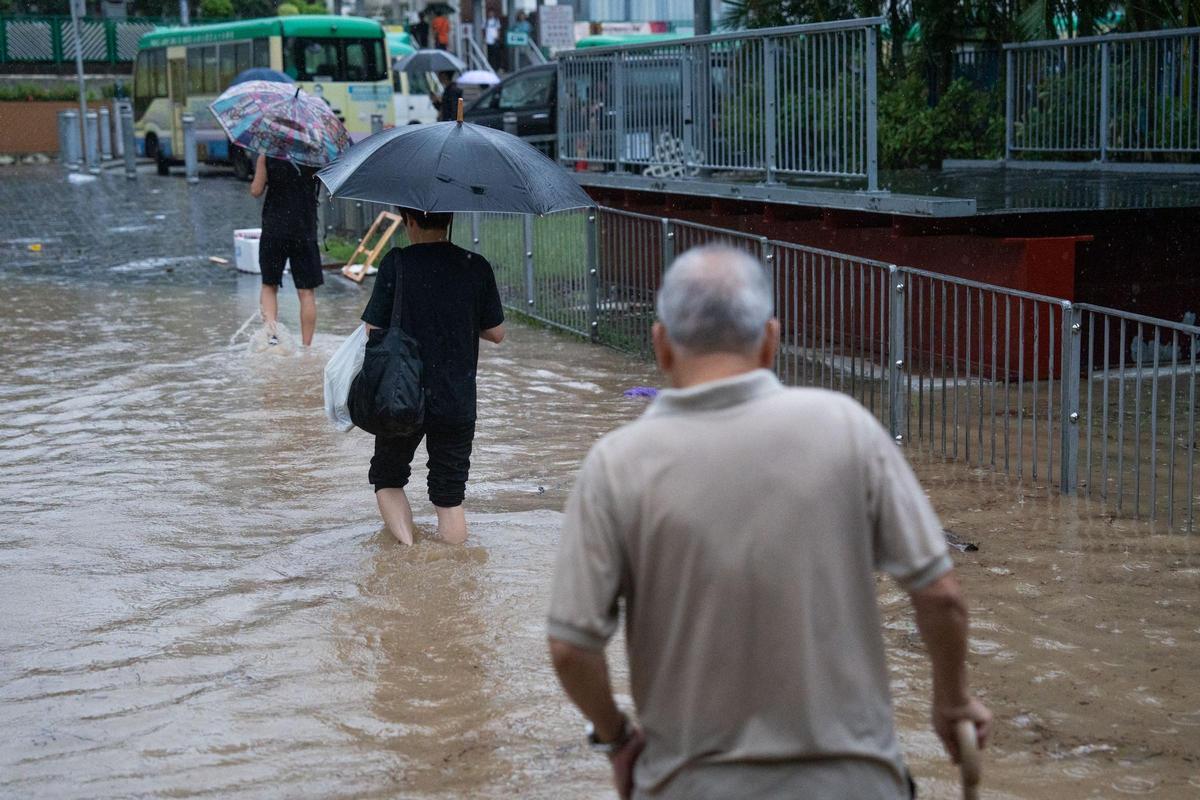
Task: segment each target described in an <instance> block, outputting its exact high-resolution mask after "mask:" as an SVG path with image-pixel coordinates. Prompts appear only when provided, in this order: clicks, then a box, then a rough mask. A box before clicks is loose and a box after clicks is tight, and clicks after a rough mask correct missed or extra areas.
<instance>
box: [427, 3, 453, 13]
mask: <svg viewBox="0 0 1200 800" xmlns="http://www.w3.org/2000/svg"><path fill="white" fill-rule="evenodd" d="M425 13H426V14H433V15H435V16H436V15H438V14H456V13H458V9H456V8H455V7H454V6H452V5H450V4H449V3H440V2H435V3H430V4H429V5H427V6H425Z"/></svg>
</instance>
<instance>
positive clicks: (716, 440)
mask: <svg viewBox="0 0 1200 800" xmlns="http://www.w3.org/2000/svg"><path fill="white" fill-rule="evenodd" d="M658 317H659V321H658V322H657V323H655V325H654V352H655V355H656V356H657V359H658V364H659V366H660V367H661V368H662V370H663V372H664V373H666V375H667V377H668V378H669V380H670V383H671V386H672V387H673V388H671V389H669V390H665V391H663V392H662V393H661V394H660V395H659V396H658V398H657V399H656V400H655V401H654V403H653V404H652V405H651V406H650V408H649V409H648V410H647V411H646V413H645V414H644V415H643V416H642V417H641V418H640V419H638V420H637V421H635V422H633V423H632V424H629V425H626V426H625V427H623V428H621V429H619V430H617V431H614V432H613V433H610V434H609V435H607V436H605V437H604V438H603V439H601V440H600V442H598V443H597V444H596V445H595V447H593V448H592V451H591V452H590V453H589V454H588V456H587V459H586V460H585V461H584V464H583V467H582V469H581V470H580V473H579V477H578V481H577V483H576V485H575V488H574V490H573V492H572V495H571V498H570V500H569V502H568V504H567V512H566V521H565V523H564V526H563V533H562V540H561V542H560V545H559V550H558V556H557V562H556V566H555V572H554V581H553V589H552V592H551V600H550V609H549V639H550V652H551V658H552V660H553V663H554V667H555V670H556V671H557V672H558V676H559V679H560V681H561V682H562V685H563V688H564V689H565V690H566V693H567V695H568V696H569V697H570V698H571V700H572V701H574V703H575V704H576V705H577V706H578V707H579V709H580V710H581V711H582V712H583V714H584V716H586V717H587V718H588V720H589V721H590V725H589V728H588V732H587V737H588V740H589V742H590V743H591V745H592V747H593V748H594V749H596V750H598V751H600V752H603V753H606V754H607V755H608V757H609V759H610V761H611V763H612V768H613V776H614V780H615V782H616V786H617V790H618V792H619V794H620V795H621V797H622V798H627V797H629V796H630V795H632V796H634V797H637V798H680V799H684V798H686V800H707V799H709V798H712V799H713V800H716V799H717V798H720V799H721V800H725V799H727V798H789V800H790V799H792V798H805V799H806V800H842V799H843V798H844V799H845V800H885V798H886V800H896V799H897V798H907V797H911V796H913V792H914V788H913V785H912V782H911V780H910V778H909V776H908V772H907V770H906V768H905V765H904V761H903V758H902V756H901V753H900V748H899V745H898V743H897V740H896V734H895V731H894V728H893V723H892V709H891V697H890V694H889V689H888V674H887V665H886V663H885V658H884V644H883V637H882V634H881V624H880V618H879V610H878V605H877V599H876V587H875V579H874V576H875V573H876V571H883V572H886V573H888V574H890V575H891V576H892V577H893V578H894V579H895V580H896V581H897V582H898V583H899V584H900V586H901V587H903V588H904V589H905V590H906V591H907V592H908V593H909V595H910V596H911V599H912V603H913V606H914V607H915V611H916V622H917V627H918V629H919V631H920V634H921V637H922V639H923V640H924V642H925V645H926V647H927V648H928V654H929V659H930V661H931V665H932V673H933V727H934V730H936V731H937V734H938V735H939V736H940V737H941V739H942V741H943V742H944V743H945V745H946V747H947V749H948V750H949V752H950V754H951V756H952V757H953V758H957V744H956V742H955V739H954V734H953V729H954V726H955V724H956V723H957V722H958V721H959V720H963V719H968V720H971V721H973V722H975V723H976V725H977V726H978V737H979V741H978V743H979V745H980V746H982V745H983V744H984V742H985V741H986V738H987V736H988V732H989V728H990V725H991V714H990V713H989V712H988V710H987V709H986V708H985V707H984V706H983V705H982V704H981V703H980V702H979V701H978V700H976V699H975V698H974V697H973V696H972V695H971V693H970V692H969V691H968V688H967V670H966V662H965V658H966V632H967V611H966V606H965V603H964V601H963V599H962V596H961V594H960V591H959V587H958V582H957V580H956V578H955V576H954V572H953V569H952V565H951V562H950V558H949V555H948V554H947V550H946V542H945V539H944V537H943V535H942V527H941V525H940V524H939V522H938V519H937V517H936V516H935V514H934V512H933V509H932V508H931V507H930V504H929V501H928V500H927V499H926V497H925V495H924V493H923V492H922V491H921V487H920V485H919V484H918V483H917V480H916V477H915V476H914V475H913V472H912V470H911V469H910V468H909V466H908V464H907V462H906V461H905V459H904V456H903V454H902V453H901V452H900V450H899V448H897V447H896V445H895V443H894V442H893V441H892V439H891V437H890V436H888V434H887V433H886V432H885V431H884V430H883V429H882V427H880V425H879V424H878V422H876V420H875V419H874V418H873V417H872V416H871V415H870V414H869V413H868V412H867V411H866V410H865V409H864V408H862V406H860V405H858V404H857V403H856V402H854V401H853V400H852V399H850V398H848V397H846V396H843V395H840V394H835V393H833V392H828V391H824V390H818V389H786V388H784V387H783V386H782V385H781V384H780V383H779V381H778V379H777V378H776V377H775V376H774V374H773V373H771V372H770V371H769V368H770V367H771V366H772V364H773V363H774V360H775V353H776V349H777V347H778V343H779V322H778V321H777V320H776V319H774V318H773V317H772V302H771V287H770V285H769V283H768V280H767V277H766V273H765V271H764V270H763V268H762V267H761V265H760V264H758V263H757V262H756V261H755V260H754V259H752V258H751V257H749V256H748V255H746V254H745V253H743V252H741V251H737V250H732V249H729V248H724V247H707V248H701V249H696V250H691V251H689V252H687V253H684V254H683V255H682V256H681V257H679V258H678V259H677V260H676V261H675V263H674V264H673V265H672V266H671V268H670V269H669V270H668V272H667V274H666V278H665V280H664V281H663V286H662V289H661V291H660V292H659V295H658ZM621 601H623V603H624V608H625V632H626V640H627V646H628V654H629V672H630V680H631V683H632V690H633V701H634V705H635V706H636V710H637V718H638V724H637V725H635V724H633V723H632V722H631V721H630V720H629V718H628V717H627V716H626V715H625V714H624V713H622V712H621V711H620V710H619V709H618V707H617V705H616V702H615V701H614V698H613V693H612V688H611V685H610V682H609V678H608V668H607V662H606V659H605V656H604V647H605V645H606V644H607V642H608V640H609V638H610V637H611V636H612V635H613V633H614V632H615V631H616V629H617V624H618V614H619V608H620V607H621Z"/></svg>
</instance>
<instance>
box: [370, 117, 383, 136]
mask: <svg viewBox="0 0 1200 800" xmlns="http://www.w3.org/2000/svg"><path fill="white" fill-rule="evenodd" d="M382 130H383V114H372V115H371V135H372V136H374V135H375V134H377V133H379V132H380V131H382Z"/></svg>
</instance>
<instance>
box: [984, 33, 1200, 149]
mask: <svg viewBox="0 0 1200 800" xmlns="http://www.w3.org/2000/svg"><path fill="white" fill-rule="evenodd" d="M1004 49H1005V51H1006V54H1005V63H1006V70H1007V74H1006V78H1005V97H1006V99H1005V151H1006V157H1007V158H1010V159H1011V158H1012V157H1013V156H1014V155H1015V154H1025V153H1028V154H1041V155H1043V156H1046V155H1055V154H1084V155H1094V156H1096V157H1098V158H1099V159H1100V160H1101V161H1107V160H1109V158H1110V156H1114V155H1120V156H1125V157H1129V156H1140V157H1143V158H1145V157H1148V156H1151V155H1153V154H1175V155H1177V156H1181V155H1182V156H1190V155H1195V154H1197V153H1200V28H1182V29H1177V30H1167V31H1155V32H1150V33H1131V34H1118V35H1105V36H1089V37H1084V38H1080V39H1072V40H1067V41H1043V42H1028V43H1020V44H1006V45H1004Z"/></svg>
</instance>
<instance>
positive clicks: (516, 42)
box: [505, 31, 529, 47]
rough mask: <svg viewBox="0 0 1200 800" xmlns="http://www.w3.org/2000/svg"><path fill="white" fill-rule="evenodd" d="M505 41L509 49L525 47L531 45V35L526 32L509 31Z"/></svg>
mask: <svg viewBox="0 0 1200 800" xmlns="http://www.w3.org/2000/svg"><path fill="white" fill-rule="evenodd" d="M505 41H506V42H507V43H508V46H509V47H524V46H525V45H527V44H529V34H528V33H525V32H524V31H509V32H508V36H507V37H505Z"/></svg>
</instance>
